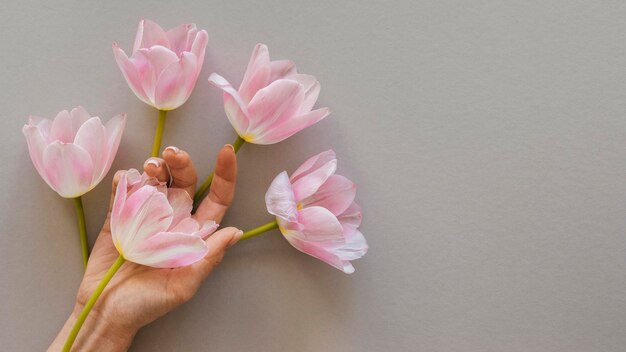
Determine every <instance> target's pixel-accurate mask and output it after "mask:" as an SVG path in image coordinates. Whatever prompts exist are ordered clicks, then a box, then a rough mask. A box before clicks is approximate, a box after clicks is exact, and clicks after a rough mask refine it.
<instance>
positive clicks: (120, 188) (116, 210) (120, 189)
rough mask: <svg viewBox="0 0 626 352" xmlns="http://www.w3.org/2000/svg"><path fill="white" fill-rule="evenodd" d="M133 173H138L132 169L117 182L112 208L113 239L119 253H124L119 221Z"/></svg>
mask: <svg viewBox="0 0 626 352" xmlns="http://www.w3.org/2000/svg"><path fill="white" fill-rule="evenodd" d="M132 171H135V172H136V171H137V170H135V169H130V170H128V171H126V172H124V174H122V176H121V177H120V179H119V181H118V182H117V188H116V189H115V197H114V198H113V207H112V208H111V237H112V239H113V244H114V245H115V248H117V251H118V252H120V253H122V247H121V243H122V238H123V237H122V235H123V233H122V231H120V229H119V225H118V221H119V220H120V219H121V216H122V211H123V210H124V203H126V196H127V194H128V186H129V182H128V178H129V176H130V174H129V173H131V172H132Z"/></svg>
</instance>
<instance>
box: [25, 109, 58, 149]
mask: <svg viewBox="0 0 626 352" xmlns="http://www.w3.org/2000/svg"><path fill="white" fill-rule="evenodd" d="M28 125H30V126H34V127H37V129H39V133H41V136H42V137H43V140H44V141H45V142H46V144H48V143H50V142H54V141H53V140H50V138H51V137H50V130H51V129H52V121H51V120H50V119H46V118H43V117H39V116H33V115H30V116H28Z"/></svg>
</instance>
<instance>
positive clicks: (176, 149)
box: [165, 145, 180, 154]
mask: <svg viewBox="0 0 626 352" xmlns="http://www.w3.org/2000/svg"><path fill="white" fill-rule="evenodd" d="M168 149H169V150H171V151H173V152H174V153H176V154H178V153H180V149H178V147H175V146H173V145H170V146H169V147H167V148H165V150H168Z"/></svg>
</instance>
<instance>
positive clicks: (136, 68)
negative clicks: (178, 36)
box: [113, 43, 152, 105]
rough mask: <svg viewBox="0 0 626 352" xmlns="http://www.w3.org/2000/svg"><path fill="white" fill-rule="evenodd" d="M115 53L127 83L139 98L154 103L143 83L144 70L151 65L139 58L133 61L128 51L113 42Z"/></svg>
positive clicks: (147, 102)
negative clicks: (127, 54) (127, 53)
mask: <svg viewBox="0 0 626 352" xmlns="http://www.w3.org/2000/svg"><path fill="white" fill-rule="evenodd" d="M113 54H114V55H115V61H116V62H117V66H119V68H120V70H121V71H122V74H123V75H124V78H125V79H126V83H128V86H129V87H130V89H131V90H132V91H133V93H135V95H136V96H137V98H139V99H140V100H141V101H143V102H144V103H146V104H148V105H152V101H151V100H150V98H149V97H148V95H147V93H146V91H145V89H144V85H143V80H144V79H143V76H144V71H145V70H147V69H148V66H149V65H148V64H147V62H144V63H142V62H141V61H140V60H138V59H134V60H133V61H131V60H130V59H129V58H128V56H126V53H125V52H124V51H123V50H122V49H120V48H119V47H118V46H117V44H116V43H113ZM143 59H144V58H143V57H142V58H141V60H143ZM140 69H141V70H140Z"/></svg>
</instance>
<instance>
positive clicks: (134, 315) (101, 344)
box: [48, 145, 242, 351]
mask: <svg viewBox="0 0 626 352" xmlns="http://www.w3.org/2000/svg"><path fill="white" fill-rule="evenodd" d="M162 156H163V158H162V159H160V158H150V159H148V160H147V161H146V163H145V164H144V171H145V172H146V173H147V174H148V175H150V176H154V177H156V178H157V179H159V181H162V182H168V183H169V184H170V187H175V188H181V189H184V190H186V191H187V192H188V193H189V196H190V197H191V198H193V194H194V191H195V186H196V182H197V175H196V170H195V168H194V166H193V163H192V161H191V158H190V157H189V154H187V153H186V152H185V151H183V150H180V149H178V148H176V147H168V148H166V149H165V150H164V151H163V154H162ZM166 164H167V165H166ZM168 169H169V170H168ZM120 173H121V172H120V171H118V173H116V175H115V177H114V179H113V191H112V195H111V201H110V204H109V211H108V215H107V218H106V221H105V223H104V226H103V227H102V230H101V232H100V234H99V235H98V239H97V240H96V243H95V245H94V247H93V250H92V252H91V256H90V257H89V263H88V266H87V270H86V271H85V275H84V276H83V280H82V282H81V284H80V288H79V290H78V294H77V297H76V305H75V307H74V310H73V312H72V314H71V316H70V317H69V319H68V320H67V322H66V323H65V325H64V326H63V328H62V330H61V332H60V333H59V334H58V335H57V337H56V339H55V340H54V341H53V343H52V345H51V346H50V348H49V349H48V350H49V351H59V350H61V348H62V346H63V344H64V343H65V340H66V338H67V336H68V334H69V332H70V330H71V329H72V327H73V325H74V322H75V321H76V318H77V317H78V314H80V312H81V310H82V308H83V307H84V305H85V303H86V302H87V300H88V299H89V296H90V295H91V294H92V292H93V291H94V289H95V288H96V286H97V285H98V283H99V282H100V280H101V279H102V277H103V276H104V274H105V273H106V272H107V270H108V269H109V268H110V266H111V264H113V262H114V261H115V260H116V259H117V257H118V256H119V253H118V251H117V250H116V249H115V246H114V245H113V241H112V240H111V232H110V227H109V219H110V216H111V206H112V203H113V197H114V195H115V188H116V186H117V180H118V179H119V176H120ZM170 175H171V176H170ZM236 179H237V159H236V156H235V152H234V150H233V147H232V146H231V145H225V146H224V147H223V148H222V149H221V150H220V151H219V153H218V157H217V163H216V166H215V176H214V178H213V182H212V184H211V190H210V192H209V195H208V196H207V197H206V198H205V199H203V201H202V203H201V205H200V206H199V207H198V210H197V211H196V213H195V214H194V217H195V219H196V220H197V221H198V222H199V223H200V224H203V223H204V222H206V221H208V220H215V221H216V222H217V223H219V222H220V221H221V220H222V218H223V216H224V214H225V213H226V210H227V209H228V207H229V206H230V204H231V202H232V199H233V196H234V193H235V183H236ZM241 235H242V232H241V231H240V230H238V229H237V228H234V227H228V228H224V229H221V230H218V231H216V232H215V233H214V234H212V235H211V236H209V237H208V238H207V239H206V242H207V246H208V247H209V252H208V254H207V255H206V256H205V257H204V258H203V259H202V260H201V261H199V262H197V263H194V264H192V265H189V266H185V267H180V268H173V269H157V268H151V267H147V266H143V265H138V264H135V263H132V262H129V261H127V262H125V263H124V264H123V265H122V267H121V268H120V269H119V271H118V272H117V273H116V274H115V276H114V277H113V279H112V280H111V282H109V284H108V286H107V287H106V289H105V290H104V292H103V293H102V295H101V296H100V298H99V299H98V301H97V302H96V304H95V305H94V307H93V309H92V310H91V312H90V313H89V316H88V317H87V320H86V321H85V324H84V325H83V327H82V329H81V331H80V332H79V334H78V337H77V338H76V341H75V342H74V346H73V348H72V351H95V350H97V351H125V350H127V349H128V347H129V346H130V343H131V342H132V339H133V337H134V336H135V334H136V332H137V331H138V330H139V329H140V328H141V327H143V326H145V325H147V324H149V323H150V322H152V321H154V320H155V319H157V318H159V317H160V316H163V315H164V314H166V313H167V312H169V311H170V310H172V309H174V308H175V307H177V306H179V305H181V304H183V303H184V302H186V301H188V300H189V299H191V297H193V295H194V294H195V293H196V291H197V290H198V288H199V287H200V284H201V283H202V282H203V281H204V280H205V279H206V278H207V276H208V275H209V274H210V273H211V271H212V270H213V269H214V268H215V266H217V265H218V264H219V263H220V261H221V260H222V258H223V257H224V254H225V252H226V249H227V248H228V247H230V246H232V245H233V244H235V243H236V242H237V241H238V240H239V238H241Z"/></svg>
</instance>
